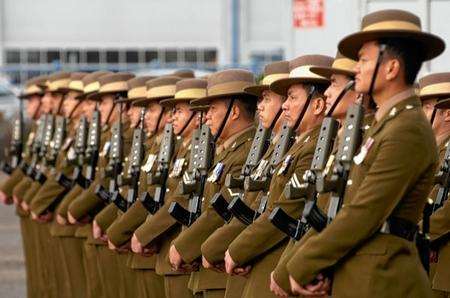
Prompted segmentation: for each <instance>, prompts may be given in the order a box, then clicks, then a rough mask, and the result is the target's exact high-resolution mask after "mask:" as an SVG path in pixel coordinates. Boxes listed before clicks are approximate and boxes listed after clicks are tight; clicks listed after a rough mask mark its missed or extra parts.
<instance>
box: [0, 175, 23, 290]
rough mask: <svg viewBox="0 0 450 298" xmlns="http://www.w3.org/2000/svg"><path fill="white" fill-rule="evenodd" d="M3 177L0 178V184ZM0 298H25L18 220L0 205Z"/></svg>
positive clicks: (11, 210) (9, 210)
mask: <svg viewBox="0 0 450 298" xmlns="http://www.w3.org/2000/svg"><path fill="white" fill-rule="evenodd" d="M3 179H4V177H1V176H0V183H1V181H3ZM0 297H8V298H25V297H26V283H25V265H24V257H23V249H22V238H21V235H20V223H19V218H18V217H17V216H16V215H15V210H14V206H13V205H9V206H5V205H3V204H0Z"/></svg>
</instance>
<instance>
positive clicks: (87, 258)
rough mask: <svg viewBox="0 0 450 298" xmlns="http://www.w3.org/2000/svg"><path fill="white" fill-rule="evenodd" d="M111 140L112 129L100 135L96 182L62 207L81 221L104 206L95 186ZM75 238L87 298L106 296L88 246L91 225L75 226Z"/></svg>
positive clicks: (101, 171)
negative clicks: (65, 207)
mask: <svg viewBox="0 0 450 298" xmlns="http://www.w3.org/2000/svg"><path fill="white" fill-rule="evenodd" d="M110 138H111V131H110V128H109V127H107V128H106V129H103V130H102V132H101V135H100V148H103V149H102V151H101V153H100V154H99V160H98V163H97V168H98V169H99V171H98V172H97V174H96V175H95V176H96V177H95V180H94V182H93V183H92V184H91V185H90V186H89V187H88V188H87V189H84V190H81V193H79V194H77V191H76V190H75V189H73V190H71V192H69V193H68V194H67V195H66V197H65V198H64V199H63V202H62V203H61V205H66V204H69V205H68V207H67V212H70V213H71V214H72V215H73V216H74V217H75V218H77V219H80V218H82V217H83V216H84V215H85V214H87V213H88V212H89V210H92V209H95V208H98V206H101V205H102V202H100V200H99V199H98V198H97V196H96V195H95V194H94V190H95V186H96V184H97V183H100V181H102V177H101V176H102V174H103V169H104V168H105V166H106V164H107V155H108V152H109V151H108V150H106V148H107V146H108V145H106V144H107V142H108V141H109V139H110ZM103 183H104V184H103V185H104V186H106V183H107V182H106V181H105V182H103ZM75 227H76V229H75V232H74V237H75V238H78V242H79V246H81V247H82V252H81V255H82V256H83V267H84V270H85V273H84V274H85V278H86V297H102V295H104V293H103V291H102V285H101V283H100V280H99V273H98V269H97V257H96V255H95V251H93V250H92V249H90V248H91V246H90V245H89V246H88V245H87V244H86V241H85V240H86V238H87V237H88V235H89V234H91V231H92V225H91V224H84V225H81V226H78V225H76V226H75ZM77 255H79V254H77Z"/></svg>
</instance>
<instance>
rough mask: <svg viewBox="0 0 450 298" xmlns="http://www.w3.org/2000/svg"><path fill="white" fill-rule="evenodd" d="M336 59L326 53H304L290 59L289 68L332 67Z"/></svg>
mask: <svg viewBox="0 0 450 298" xmlns="http://www.w3.org/2000/svg"><path fill="white" fill-rule="evenodd" d="M333 61H334V59H333V58H332V57H330V56H325V55H304V56H300V57H297V58H295V59H293V60H291V61H289V70H290V71H291V72H292V70H294V69H296V68H298V67H302V66H316V67H330V66H331V65H332V64H333Z"/></svg>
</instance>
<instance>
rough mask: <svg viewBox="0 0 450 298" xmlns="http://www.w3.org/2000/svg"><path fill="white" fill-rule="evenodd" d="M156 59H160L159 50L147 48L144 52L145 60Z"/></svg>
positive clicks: (147, 61)
mask: <svg viewBox="0 0 450 298" xmlns="http://www.w3.org/2000/svg"><path fill="white" fill-rule="evenodd" d="M154 60H158V52H157V51H156V50H147V51H145V53H144V62H145V63H150V62H152V61H154Z"/></svg>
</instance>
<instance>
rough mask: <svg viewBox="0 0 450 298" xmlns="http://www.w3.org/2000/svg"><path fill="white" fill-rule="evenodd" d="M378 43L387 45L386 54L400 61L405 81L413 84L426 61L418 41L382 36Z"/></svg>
mask: <svg viewBox="0 0 450 298" xmlns="http://www.w3.org/2000/svg"><path fill="white" fill-rule="evenodd" d="M378 43H379V44H384V45H385V46H386V50H385V53H386V56H388V57H390V58H396V59H398V60H399V61H400V66H401V67H402V68H403V72H404V80H405V83H406V84H407V85H413V84H414V82H415V80H416V77H417V74H418V73H419V70H420V68H421V67H422V63H423V61H424V54H423V50H422V49H421V48H420V47H419V46H417V43H416V42H414V41H412V40H409V39H406V38H397V37H396V38H393V37H389V38H381V39H379V40H378Z"/></svg>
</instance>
